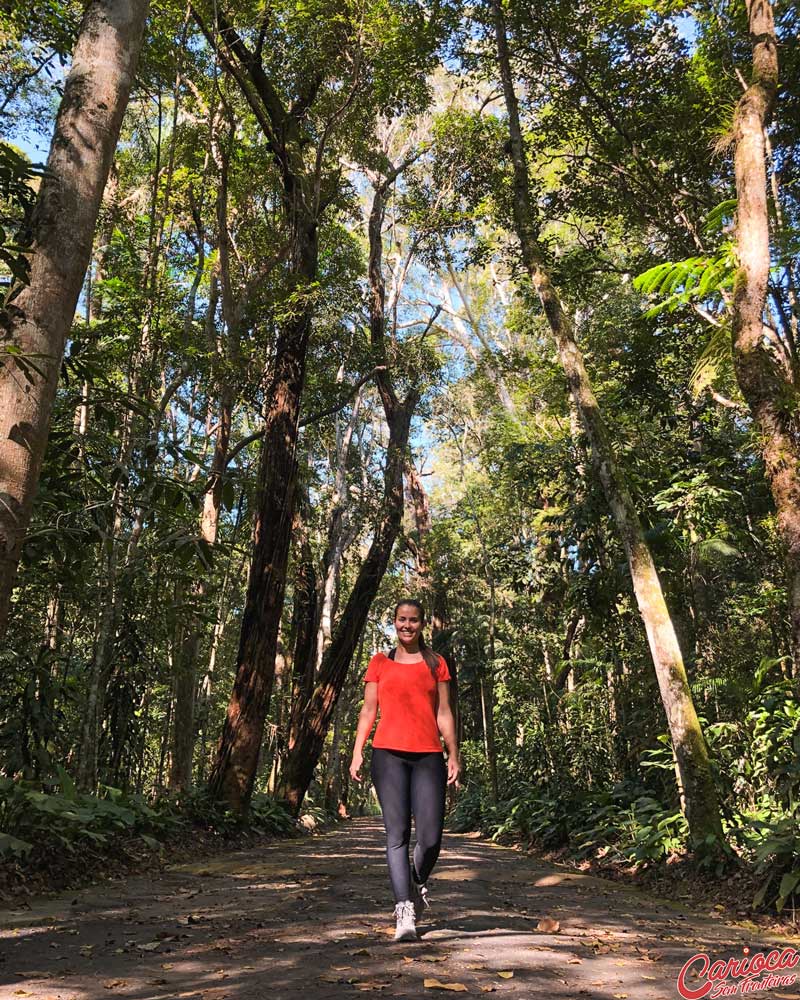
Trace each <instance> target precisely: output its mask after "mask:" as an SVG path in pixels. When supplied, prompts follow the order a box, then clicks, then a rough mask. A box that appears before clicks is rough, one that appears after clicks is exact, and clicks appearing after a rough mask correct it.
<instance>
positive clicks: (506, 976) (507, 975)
mask: <svg viewBox="0 0 800 1000" xmlns="http://www.w3.org/2000/svg"><path fill="white" fill-rule="evenodd" d="M497 975H498V976H499V977H500V978H501V979H513V978H514V973H513V972H498V973H497Z"/></svg>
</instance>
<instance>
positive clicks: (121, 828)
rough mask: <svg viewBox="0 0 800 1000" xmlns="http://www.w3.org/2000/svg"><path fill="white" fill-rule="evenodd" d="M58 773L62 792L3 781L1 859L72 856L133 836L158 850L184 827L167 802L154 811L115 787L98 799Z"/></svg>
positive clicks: (0, 783) (0, 785) (0, 796)
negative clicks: (76, 787) (50, 854)
mask: <svg viewBox="0 0 800 1000" xmlns="http://www.w3.org/2000/svg"><path fill="white" fill-rule="evenodd" d="M59 772H60V786H61V791H60V792H58V793H55V792H43V791H41V786H40V785H39V784H38V783H34V782H27V781H13V780H12V779H11V778H0V830H2V834H0V857H6V858H8V857H9V856H10V857H14V858H19V859H24V858H27V857H29V856H31V855H34V854H35V855H38V856H43V855H45V854H47V853H48V852H52V851H58V852H61V853H66V854H68V855H71V854H75V853H76V852H78V851H79V850H82V849H84V848H85V847H87V846H94V847H98V848H108V847H111V846H112V845H113V844H114V842H116V841H120V840H122V839H130V838H139V839H140V840H142V841H143V842H144V843H146V844H147V845H148V846H149V847H153V848H157V847H158V846H159V844H160V841H161V840H163V839H164V838H165V837H167V836H169V835H170V834H172V833H175V832H177V831H178V830H179V829H180V828H181V827H182V826H183V825H184V824H185V820H184V819H183V818H182V817H180V816H179V815H177V814H176V813H175V812H174V811H172V810H171V808H170V807H169V805H168V804H162V805H160V806H157V807H155V808H153V807H152V806H150V805H148V804H147V802H145V800H144V799H143V798H142V797H141V796H138V795H125V794H123V793H122V792H121V791H120V790H119V789H116V788H103V789H102V794H101V795H99V796H97V795H88V794H81V793H79V792H78V791H77V790H76V789H75V786H74V785H73V783H72V781H71V780H70V778H69V777H68V776H67V775H66V773H65V772H64V771H63V770H61V769H59Z"/></svg>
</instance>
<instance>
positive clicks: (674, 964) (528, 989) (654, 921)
mask: <svg viewBox="0 0 800 1000" xmlns="http://www.w3.org/2000/svg"><path fill="white" fill-rule="evenodd" d="M429 885H430V894H431V898H432V907H431V909H430V910H429V911H428V914H427V916H426V918H425V919H424V920H423V922H422V923H421V924H420V928H419V930H420V939H419V940H418V941H415V942H402V943H395V942H394V941H393V940H392V934H393V931H394V924H393V916H392V910H393V906H394V902H393V900H392V898H391V894H390V891H389V883H388V877H387V870H386V865H385V858H384V842H383V828H382V825H381V820H380V818H364V819H355V820H352V821H349V822H345V823H343V824H341V825H340V826H338V827H337V828H336V829H334V830H331V831H329V832H325V833H322V834H320V835H319V836H308V837H302V838H298V839H294V840H289V841H286V840H281V841H275V842H271V843H268V844H266V845H264V846H261V847H258V848H257V849H255V850H252V851H245V852H238V853H234V854H227V855H224V856H217V857H214V858H213V859H210V860H200V861H198V862H197V863H196V864H183V865H178V866H175V867H173V868H170V869H169V870H167V871H166V872H164V874H163V875H161V876H156V877H152V876H147V877H145V876H141V877H133V878H130V877H129V878H127V879H125V880H114V881H107V882H103V883H99V884H98V885H95V886H92V887H90V888H88V889H85V890H82V891H79V892H70V893H65V894H63V895H61V896H59V897H57V898H50V899H40V900H34V901H32V903H31V905H30V906H29V907H26V908H25V909H18V910H6V911H4V912H2V913H0V928H1V929H0V998H2V1000H12V998H13V1000H17V998H19V997H29V998H31V1000H101V998H102V1000H111V998H115V1000H118V998H126V1000H177V998H181V1000H188V998H193V1000H272V998H274V1000H290V998H292V1000H295V998H300V997H304V998H307V1000H346V998H348V997H351V996H355V995H357V994H361V993H374V994H380V995H382V996H384V997H420V998H422V997H429V998H433V1000H435V998H437V997H445V996H447V995H449V994H450V993H451V992H453V993H455V992H462V993H468V994H472V995H483V994H484V993H486V994H489V993H494V994H496V995H497V997H498V998H501V997H504V998H508V1000H539V998H542V1000H544V998H548V1000H550V998H552V1000H561V998H564V997H589V998H592V1000H625V998H629V1000H667V998H670V1000H671V998H677V997H678V996H679V994H678V991H677V988H676V978H677V974H678V970H679V969H680V968H681V966H682V965H683V964H684V962H686V960H687V959H689V958H690V957H691V956H692V955H694V954H696V953H698V952H707V953H708V954H709V955H710V957H711V959H712V961H713V960H715V959H720V958H723V959H724V958H728V957H737V958H741V957H742V950H743V948H744V947H749V948H750V949H752V951H757V950H758V951H761V950H764V951H766V950H769V947H770V946H771V945H777V946H778V947H779V948H780V947H785V946H786V944H787V943H790V942H789V939H782V940H780V941H777V940H775V939H772V940H770V939H764V938H761V937H758V936H755V932H754V931H750V930H748V929H746V928H745V927H737V926H731V925H726V924H725V923H724V922H722V921H721V919H715V918H714V916H713V915H711V914H708V913H704V914H695V913H692V912H691V911H689V910H686V909H682V908H681V907H679V906H677V905H676V904H673V903H667V902H664V901H661V900H658V899H654V898H652V897H649V896H647V895H645V894H644V893H642V892H639V891H636V890H631V889H627V888H625V887H623V886H621V885H619V884H618V883H614V882H606V881H603V880H601V879H597V878H593V877H589V876H584V875H581V874H577V873H574V872H571V871H568V870H566V869H562V868H557V867H554V866H552V865H548V864H544V863H543V862H541V861H540V860H537V859H536V858H535V857H532V856H529V855H526V854H523V853H521V852H519V851H515V850H513V849H511V848H507V847H499V846H497V845H495V844H492V843H491V842H489V841H486V840H484V839H481V838H479V837H477V836H476V835H473V834H451V833H448V834H446V835H445V839H444V844H443V847H442V854H441V857H440V860H439V864H438V865H437V868H436V871H435V872H434V876H433V878H432V879H431V881H430V883H429ZM793 943H794V944H796V945H798V946H800V941H798V940H795V941H794V942H793ZM797 971H798V972H799V973H800V966H798V970H797ZM693 982H694V984H695V985H697V982H698V981H697V980H696V979H695V980H693ZM734 982H735V981H734ZM437 983H438V984H444V985H445V986H449V987H450V989H443V988H442V986H441V985H436V984H437ZM759 995H760V996H762V997H770V998H773V1000H783V998H788V997H798V998H800V988H799V987H798V985H797V984H796V983H795V984H794V985H785V986H783V987H778V988H773V989H770V990H767V991H764V992H760V993H759Z"/></svg>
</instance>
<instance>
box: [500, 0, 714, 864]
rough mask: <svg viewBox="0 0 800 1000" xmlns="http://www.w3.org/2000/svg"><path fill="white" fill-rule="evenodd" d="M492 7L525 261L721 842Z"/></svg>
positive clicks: (692, 816)
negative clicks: (551, 243)
mask: <svg viewBox="0 0 800 1000" xmlns="http://www.w3.org/2000/svg"><path fill="white" fill-rule="evenodd" d="M493 8H494V15H495V34H496V40H497V55H498V65H499V69H500V76H501V80H502V85H503V93H504V96H505V103H506V108H507V112H508V124H509V138H510V143H509V146H510V150H511V156H512V162H513V170H514V196H513V205H514V219H515V224H516V228H517V235H518V237H519V241H520V246H521V250H522V256H523V262H524V265H525V268H526V271H527V273H528V275H529V277H530V280H531V284H532V285H533V288H534V290H535V291H536V293H537V295H538V297H539V300H540V302H541V304H542V308H543V310H544V313H545V316H546V318H547V321H548V324H549V326H550V330H551V332H552V334H553V338H554V340H555V343H556V349H557V352H558V357H559V361H560V363H561V367H562V369H563V371H564V374H565V376H566V379H567V383H568V385H569V390H570V393H571V395H572V398H573V399H574V401H575V404H576V406H577V408H578V413H579V414H580V417H581V422H582V424H583V428H584V431H585V433H586V436H587V439H588V441H589V444H590V446H591V458H592V463H593V466H594V468H595V471H596V474H597V476H598V478H599V480H600V483H601V485H602V488H603V492H604V494H605V497H606V501H607V503H608V505H609V507H610V509H611V514H612V516H613V518H614V521H615V523H616V526H617V530H618V532H619V535H620V538H621V540H622V544H623V546H624V549H625V553H626V555H627V559H628V565H629V567H630V573H631V579H632V582H633V589H634V594H635V596H636V602H637V605H638V608H639V613H640V615H641V617H642V621H643V622H644V626H645V631H646V633H647V639H648V643H649V646H650V653H651V656H652V658H653V665H654V667H655V671H656V677H657V679H658V685H659V690H660V692H661V700H662V702H663V705H664V710H665V712H666V716H667V723H668V726H669V731H670V735H671V737H672V742H673V746H674V748H675V755H676V759H677V762H678V768H679V771H680V775H681V782H682V785H683V789H684V792H685V795H686V819H687V822H688V824H689V830H690V836H691V840H692V842H693V844H694V845H695V846H697V847H699V846H700V845H702V844H704V843H705V842H706V841H707V838H709V837H710V838H712V839H715V840H716V841H718V842H720V843H721V842H722V839H723V838H722V826H721V820H720V807H719V799H718V796H717V790H716V787H715V785H714V780H713V775H712V772H711V766H710V761H709V757H708V748H707V746H706V742H705V739H704V736H703V732H702V730H701V728H700V722H699V720H698V718H697V713H696V711H695V707H694V702H693V700H692V694H691V691H690V689H689V682H688V678H687V675H686V668H685V666H684V663H683V655H682V653H681V649H680V646H679V644H678V638H677V635H676V632H675V628H674V626H673V623H672V620H671V618H670V614H669V610H668V608H667V604H666V601H665V599H664V592H663V589H662V586H661V582H660V580H659V578H658V573H657V571H656V567H655V563H654V561H653V557H652V554H651V552H650V549H649V547H648V544H647V541H646V539H645V536H644V532H643V530H642V525H641V522H640V520H639V515H638V512H637V511H636V507H635V505H634V503H633V499H632V497H631V495H630V493H629V491H628V487H627V484H626V482H625V478H624V474H623V472H622V470H621V469H620V468H619V467H618V465H617V463H616V459H615V457H614V452H613V448H612V446H611V441H610V439H609V435H608V430H607V428H606V425H605V421H604V420H603V416H602V413H601V412H600V407H599V405H598V402H597V399H596V397H595V395H594V391H593V389H592V385H591V382H590V380H589V376H588V374H587V372H586V368H585V366H584V362H583V355H582V353H581V350H580V348H579V346H578V344H577V342H576V340H575V332H574V329H573V325H572V321H571V319H570V317H569V316H568V314H567V313H566V312H565V311H564V309H563V307H562V305H561V302H560V300H559V297H558V294H557V292H556V289H555V287H554V286H553V283H552V281H551V279H550V275H549V273H548V272H547V270H546V268H545V267H544V265H543V263H542V254H541V252H540V249H539V244H538V238H537V226H536V224H535V220H534V217H533V213H532V210H531V206H530V186H529V179H528V167H527V160H526V155H525V149H524V144H523V138H522V131H521V127H520V117H519V105H518V103H517V97H516V94H515V92H514V84H513V77H512V73H511V58H510V53H509V47H508V39H507V34H506V25H505V17H504V14H503V7H502V3H501V0H493Z"/></svg>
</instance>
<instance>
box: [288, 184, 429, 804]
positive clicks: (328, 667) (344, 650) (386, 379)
mask: <svg viewBox="0 0 800 1000" xmlns="http://www.w3.org/2000/svg"><path fill="white" fill-rule="evenodd" d="M401 169H402V168H396V169H392V170H391V171H390V172H389V174H388V176H387V177H386V179H384V180H383V181H381V182H380V183H375V194H374V197H373V202H372V210H371V212H370V218H369V282H370V293H371V294H370V340H371V344H372V349H373V352H374V355H375V360H376V361H377V362H378V363H379V365H380V369H376V372H375V381H376V383H377V386H378V392H379V393H380V397H381V402H382V404H383V409H384V413H385V414H386V421H387V423H388V425H389V444H388V448H387V454H386V467H385V469H384V477H383V504H382V514H381V517H380V520H379V522H378V523H377V525H376V526H375V529H374V532H373V536H372V543H371V545H370V547H369V551H368V553H367V556H366V558H365V560H364V562H363V564H362V565H361V569H360V570H359V573H358V577H357V578H356V582H355V585H354V587H353V590H352V591H351V593H350V597H349V599H348V601H347V604H346V606H345V609H344V611H343V612H342V616H341V618H340V620H339V623H338V625H337V626H336V631H335V633H334V635H333V638H332V640H331V644H330V646H329V647H328V649H327V651H326V653H325V655H324V657H323V660H322V666H321V669H320V672H319V677H318V679H317V683H316V686H315V688H314V693H313V695H312V697H311V698H310V699H309V700H308V702H307V703H306V704H305V706H304V708H303V710H302V712H301V723H300V726H299V727H298V729H297V732H296V735H295V739H294V742H293V743H291V744H290V746H289V753H288V755H287V758H286V766H285V768H284V772H283V776H282V779H281V783H280V795H281V797H282V798H283V799H284V800H285V801H286V802H287V804H288V806H289V808H290V810H291V811H292V813H293V814H294V815H297V814H298V813H299V811H300V807H301V805H302V803H303V798H304V797H305V794H306V791H307V790H308V786H309V785H310V783H311V778H312V777H313V774H314V769H315V768H316V766H317V762H318V761H319V758H320V754H321V752H322V748H323V745H324V743H325V736H326V733H327V731H328V726H329V724H330V719H331V715H332V714H333V712H334V710H335V708H336V704H337V701H338V699H339V695H340V694H341V691H342V687H343V686H344V682H345V679H346V678H347V671H348V669H349V667H350V664H351V662H352V660H353V656H354V654H355V651H356V649H357V648H358V644H359V641H360V639H361V633H362V631H363V629H364V625H365V624H366V621H367V615H368V614H369V609H370V607H371V605H372V602H373V600H374V598H375V594H376V593H377V592H378V587H379V586H380V583H381V580H382V579H383V575H384V573H385V572H386V567H387V565H388V563H389V557H390V555H391V552H392V548H393V547H394V543H395V540H396V538H397V535H398V534H399V532H400V527H401V525H402V520H403V470H404V468H405V464H406V449H407V448H408V436H409V432H410V429H411V417H412V415H413V413H414V409H415V407H416V405H417V402H418V400H419V394H418V392H417V391H416V389H414V388H412V389H411V390H410V391H409V393H408V394H407V396H406V398H405V399H404V400H402V402H401V401H400V400H399V399H398V397H397V395H396V393H395V391H394V387H393V385H392V382H391V378H390V376H389V373H388V364H387V355H386V289H385V285H384V280H383V234H382V227H383V218H384V212H385V198H386V193H387V191H388V190H389V187H390V185H391V184H393V183H394V181H395V179H396V178H397V176H398V174H399V172H400V170H401ZM373 183H374V182H373Z"/></svg>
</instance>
